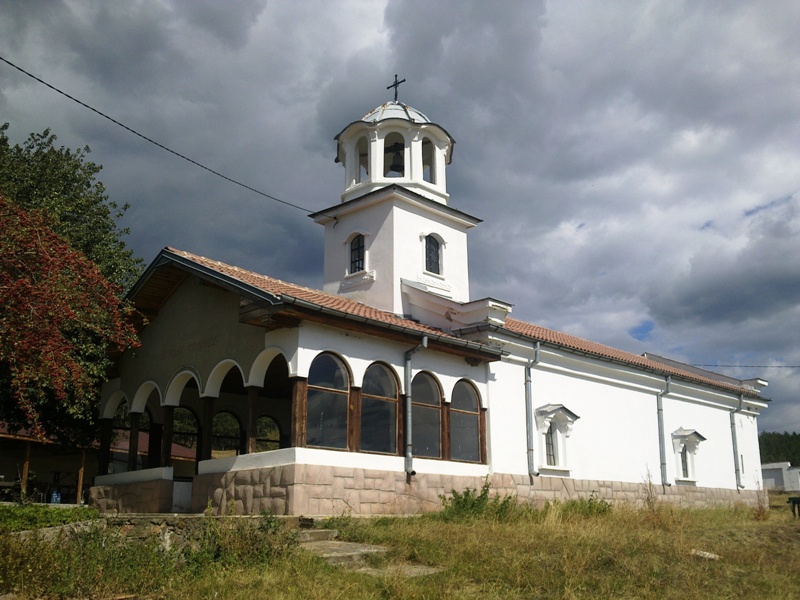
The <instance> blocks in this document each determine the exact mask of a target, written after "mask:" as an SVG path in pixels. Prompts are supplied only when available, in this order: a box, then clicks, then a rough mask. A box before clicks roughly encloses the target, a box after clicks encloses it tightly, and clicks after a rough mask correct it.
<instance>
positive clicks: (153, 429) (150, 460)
mask: <svg viewBox="0 0 800 600" xmlns="http://www.w3.org/2000/svg"><path fill="white" fill-rule="evenodd" d="M163 432H164V426H163V425H162V424H161V423H154V422H152V421H151V422H150V442H149V443H148V444H147V468H149V469H155V468H156V467H160V466H161V437H162V433H163Z"/></svg>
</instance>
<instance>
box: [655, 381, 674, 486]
mask: <svg viewBox="0 0 800 600" xmlns="http://www.w3.org/2000/svg"><path fill="white" fill-rule="evenodd" d="M671 384H672V377H670V376H669V375H668V376H667V378H666V380H665V382H664V390H663V391H661V392H658V394H656V412H657V414H658V456H659V459H660V460H661V485H663V486H669V485H671V484H670V483H669V482H668V481H667V444H666V441H665V439H664V396H666V395H667V394H669V392H670V389H669V388H670V385H671Z"/></svg>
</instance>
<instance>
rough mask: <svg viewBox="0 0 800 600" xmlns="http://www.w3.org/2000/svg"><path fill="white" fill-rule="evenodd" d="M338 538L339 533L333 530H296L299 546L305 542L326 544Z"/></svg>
mask: <svg viewBox="0 0 800 600" xmlns="http://www.w3.org/2000/svg"><path fill="white" fill-rule="evenodd" d="M337 537H339V532H338V531H336V530H335V529H298V530H297V541H298V542H300V543H301V544H303V543H305V542H326V541H330V540H335V539H336V538H337Z"/></svg>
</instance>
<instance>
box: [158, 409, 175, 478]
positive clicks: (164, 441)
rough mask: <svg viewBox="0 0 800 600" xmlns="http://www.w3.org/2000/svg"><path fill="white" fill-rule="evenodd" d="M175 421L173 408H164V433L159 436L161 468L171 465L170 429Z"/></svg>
mask: <svg viewBox="0 0 800 600" xmlns="http://www.w3.org/2000/svg"><path fill="white" fill-rule="evenodd" d="M174 421H175V407H174V406H165V407H164V431H163V433H162V435H161V466H162V467H169V466H171V464H172V428H173V424H174Z"/></svg>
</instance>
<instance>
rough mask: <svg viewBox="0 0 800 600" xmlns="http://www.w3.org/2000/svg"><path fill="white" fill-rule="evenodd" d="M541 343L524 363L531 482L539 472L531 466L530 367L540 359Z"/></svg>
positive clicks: (531, 396)
mask: <svg viewBox="0 0 800 600" xmlns="http://www.w3.org/2000/svg"><path fill="white" fill-rule="evenodd" d="M540 351H541V344H540V343H539V342H536V347H535V351H534V355H533V360H529V361H528V364H526V365H525V433H526V435H527V441H528V479H529V480H530V482H531V484H532V483H533V478H534V477H538V476H539V473H538V471H536V468H535V467H534V466H533V465H534V462H533V446H534V444H535V442H536V436H535V435H534V430H533V394H532V393H531V367H533V366H535V365H538V364H539V360H540V355H539V353H540Z"/></svg>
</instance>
